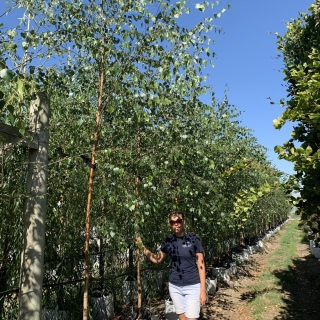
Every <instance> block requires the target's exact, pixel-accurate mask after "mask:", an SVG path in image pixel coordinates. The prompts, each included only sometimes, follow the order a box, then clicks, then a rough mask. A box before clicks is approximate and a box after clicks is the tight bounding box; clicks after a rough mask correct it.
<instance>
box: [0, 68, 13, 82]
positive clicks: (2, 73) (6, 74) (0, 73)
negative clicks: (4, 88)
mask: <svg viewBox="0 0 320 320" xmlns="http://www.w3.org/2000/svg"><path fill="white" fill-rule="evenodd" d="M0 77H1V78H2V79H3V80H4V81H5V82H6V83H9V82H10V81H11V80H12V79H13V77H14V73H13V72H12V71H11V70H9V69H2V70H0Z"/></svg>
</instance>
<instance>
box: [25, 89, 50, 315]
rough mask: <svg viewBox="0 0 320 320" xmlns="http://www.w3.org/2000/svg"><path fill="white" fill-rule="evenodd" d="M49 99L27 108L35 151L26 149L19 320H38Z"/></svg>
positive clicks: (41, 95)
mask: <svg viewBox="0 0 320 320" xmlns="http://www.w3.org/2000/svg"><path fill="white" fill-rule="evenodd" d="M49 114H50V105H49V98H48V96H47V95H46V94H45V93H38V94H37V98H36V100H33V101H32V103H31V105H30V131H31V132H32V133H33V134H34V136H35V137H36V138H37V140H38V149H35V150H33V149H29V164H28V174H27V199H26V211H25V215H24V229H23V246H22V253H21V269H20V292H19V320H40V319H41V304H42V283H43V258H44V244H45V216H46V207H47V178H48V145H49V131H48V125H49Z"/></svg>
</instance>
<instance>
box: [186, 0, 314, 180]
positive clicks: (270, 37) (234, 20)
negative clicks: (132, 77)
mask: <svg viewBox="0 0 320 320" xmlns="http://www.w3.org/2000/svg"><path fill="white" fill-rule="evenodd" d="M199 2H200V1H199ZM313 2H314V1H313V0H226V1H224V0H221V1H220V3H219V5H218V6H217V8H216V10H218V9H222V8H227V4H230V9H229V10H227V11H225V12H224V13H223V14H222V15H221V17H220V18H219V19H216V20H215V21H214V24H215V25H217V26H218V27H222V28H223V32H222V33H221V34H215V33H212V34H211V38H213V39H215V41H216V43H215V44H214V45H213V46H212V49H213V50H214V51H215V53H216V54H217V56H216V58H215V61H214V62H215V67H214V68H213V69H211V70H208V72H209V73H210V77H208V79H207V84H209V85H212V86H213V91H214V92H215V96H216V98H217V99H218V100H222V99H223V97H224V91H225V89H226V88H228V98H229V102H230V104H233V105H235V106H237V107H238V108H239V110H241V111H242V112H243V113H242V114H241V116H240V119H241V120H242V123H241V124H242V125H244V126H247V127H249V128H251V129H252V130H253V135H254V136H255V137H256V138H257V139H258V142H259V143H260V144H261V145H263V146H265V147H266V148H267V149H268V153H267V155H268V159H269V160H270V161H271V162H272V163H273V165H274V166H275V167H276V168H278V169H279V170H281V171H283V172H285V173H288V174H292V173H294V171H293V164H292V163H291V162H288V161H286V160H278V159H277V158H278V155H277V154H276V153H275V152H274V151H273V148H274V146H275V145H281V144H283V143H284V142H286V141H288V140H289V139H290V132H291V131H292V124H288V125H285V126H284V127H283V128H282V129H281V130H276V129H274V128H273V122H272V121H273V119H276V118H278V117H279V116H281V114H282V112H283V111H284V108H283V107H281V106H280V105H279V101H280V99H281V98H286V96H287V92H286V89H285V86H284V85H285V82H284V81H283V78H284V75H283V74H282V72H281V69H282V67H283V62H282V59H281V58H280V59H279V58H278V59H277V58H276V57H277V55H278V53H279V52H278V51H277V45H276V42H277V38H276V36H275V33H276V32H278V33H279V34H280V35H284V34H285V32H286V22H289V21H290V20H292V19H294V18H296V17H297V16H298V12H308V8H309V6H310V5H311V4H312V3H313ZM188 19H189V23H190V24H192V23H193V22H194V20H198V19H199V15H198V14H197V13H196V10H194V11H192V14H190V17H188ZM268 97H270V98H271V99H272V101H274V102H275V104H273V105H272V104H270V100H269V99H268ZM208 103H210V102H209V101H208Z"/></svg>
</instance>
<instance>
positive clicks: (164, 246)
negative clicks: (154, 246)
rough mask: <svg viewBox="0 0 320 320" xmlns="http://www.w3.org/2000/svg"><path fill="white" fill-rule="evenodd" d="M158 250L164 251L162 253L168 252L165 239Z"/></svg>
mask: <svg viewBox="0 0 320 320" xmlns="http://www.w3.org/2000/svg"><path fill="white" fill-rule="evenodd" d="M160 251H162V252H164V253H169V248H168V241H167V239H166V240H165V241H164V242H163V243H162V245H161V247H160Z"/></svg>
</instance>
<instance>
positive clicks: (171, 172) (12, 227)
mask: <svg viewBox="0 0 320 320" xmlns="http://www.w3.org/2000/svg"><path fill="white" fill-rule="evenodd" d="M17 7H19V8H20V9H19V10H23V11H21V12H22V20H21V24H20V25H19V26H17V27H15V28H10V29H9V28H7V27H6V26H3V25H1V35H0V37H1V39H0V40H1V42H2V43H3V44H4V45H3V47H2V49H0V50H1V51H0V57H1V65H0V67H1V70H0V72H1V74H0V75H1V80H0V95H1V96H0V99H1V100H0V101H1V105H0V107H1V114H0V121H1V122H2V123H7V124H11V125H14V126H16V127H18V128H19V129H20V132H21V133H24V132H25V130H26V129H27V127H28V108H29V104H30V101H31V100H32V99H33V98H34V93H36V92H38V91H46V92H48V94H49V96H50V100H51V101H50V103H51V119H50V128H49V130H50V146H49V170H50V172H49V181H48V209H47V220H46V249H45V279H44V301H43V303H44V306H45V307H47V308H51V309H54V308H55V307H56V306H57V305H58V307H59V309H60V310H67V311H68V312H69V317H70V319H71V318H74V319H78V318H79V315H80V314H81V313H82V308H81V304H82V290H83V287H82V285H83V283H82V280H83V279H82V278H83V266H84V258H83V244H84V226H85V208H86V195H87V178H88V167H87V166H86V164H85V163H84V161H83V160H82V158H81V157H80V156H81V155H86V156H89V157H90V153H91V151H90V150H91V146H92V139H93V131H94V121H95V114H96V111H97V105H98V92H99V74H101V72H102V73H103V74H104V76H105V79H106V81H105V83H104V85H103V88H102V89H103V112H102V115H101V118H100V127H99V145H98V150H97V155H96V165H97V168H96V170H95V180H94V188H93V202H92V210H91V222H92V228H91V242H90V245H91V247H90V254H91V273H92V281H91V289H94V288H95V287H96V286H99V287H101V286H102V287H104V288H105V287H110V288H112V290H113V291H114V293H115V300H116V305H117V306H118V307H120V306H122V305H123V303H124V301H126V300H125V297H124V296H123V295H124V293H123V291H122V289H123V280H124V277H126V276H128V275H133V276H134V275H135V271H134V263H135V262H134V259H133V254H132V253H133V249H134V238H135V236H136V234H137V232H138V230H139V233H140V234H141V236H142V238H143V240H144V242H145V243H146V245H147V246H148V248H150V249H151V250H156V249H157V247H158V246H159V244H161V242H162V240H163V239H164V237H165V236H166V235H167V234H168V233H169V232H170V230H169V227H168V223H167V215H168V213H169V212H170V211H172V210H174V209H179V210H183V211H185V212H186V213H187V224H188V230H189V231H191V232H194V233H197V234H199V235H200V237H201V239H202V242H203V245H204V247H205V251H206V253H207V254H206V260H207V261H206V262H207V264H208V266H210V265H211V264H212V262H213V259H214V258H217V257H218V258H219V257H222V256H223V255H224V254H225V253H226V252H227V251H228V250H229V249H230V243H231V240H234V243H236V244H241V243H243V242H244V239H245V238H249V237H253V236H255V235H257V234H259V233H260V232H262V231H263V230H265V229H267V228H269V226H270V225H272V224H276V223H277V222H278V221H280V220H281V219H283V218H284V217H285V216H286V215H287V213H288V211H289V208H290V206H289V204H288V202H287V196H286V194H285V190H284V188H283V185H282V183H281V182H280V177H281V172H278V171H277V170H276V169H274V168H273V167H272V165H271V163H270V162H269V161H268V160H267V157H266V150H265V148H264V147H262V146H261V145H259V144H258V142H257V140H256V139H255V138H254V136H253V135H252V133H251V131H250V129H248V128H246V127H243V126H241V123H240V122H239V118H240V116H241V115H240V113H239V112H238V111H237V109H236V108H235V107H234V106H231V105H230V104H229V103H228V99H227V96H226V97H225V99H224V100H223V101H216V100H215V98H214V94H213V93H211V92H210V88H207V87H206V86H205V78H206V74H205V69H204V68H205V66H206V65H207V64H210V60H211V58H212V56H213V55H214V54H213V53H212V52H211V49H212V48H211V45H210V39H209V36H208V34H207V32H209V31H212V30H214V29H215V26H214V25H213V24H212V19H211V18H205V17H204V19H203V21H202V22H199V24H197V25H196V26H194V27H192V28H190V29H186V28H181V27H180V26H179V24H178V20H177V19H178V17H179V16H180V15H182V14H188V12H189V11H190V8H189V7H188V5H187V4H186V2H185V1H180V2H178V3H176V4H175V5H173V4H171V3H170V2H168V1H161V0H159V1H157V2H153V1H149V2H144V1H133V0H131V1H128V0H126V1H119V0H117V1H112V0H109V1H101V2H99V3H97V1H93V0H90V1H79V0H77V1H66V0H63V1H55V0H51V1H49V2H48V1H46V2H45V1H37V2H34V1H29V0H19V1H12V7H10V8H9V11H10V10H17V9H16V8H17ZM196 8H197V9H199V10H201V11H205V10H209V11H205V12H209V13H210V15H211V16H216V17H218V15H220V14H221V13H223V12H224V9H220V11H217V10H216V9H215V7H214V8H213V7H211V5H210V6H209V4H208V3H207V2H204V3H201V4H197V5H196ZM213 12H214V14H213ZM28 17H29V20H30V27H27V25H28ZM205 93H207V94H212V104H211V105H206V104H204V103H202V102H201V99H200V98H201V95H202V94H205ZM3 146H6V147H3V148H2V153H1V160H2V170H1V188H0V194H1V197H0V202H1V205H0V212H1V216H2V218H3V223H2V224H1V226H0V246H1V248H3V250H0V252H3V253H2V254H1V255H0V266H1V282H0V291H1V292H4V291H6V290H11V289H14V288H17V287H18V279H19V251H20V248H21V234H22V232H21V228H22V223H21V220H22V219H21V218H22V215H23V212H24V195H25V187H24V186H25V176H26V168H27V161H28V160H27V150H26V149H25V148H24V147H23V146H19V145H17V146H14V147H13V146H7V145H5V144H4V145H3ZM136 178H138V180H139V184H138V191H137V189H136V187H137V185H136V184H135V181H136ZM144 268H145V269H146V268H148V269H150V268H151V267H150V266H149V265H148V264H144ZM164 269H166V266H165V268H164ZM147 292H149V301H150V290H147ZM0 302H1V304H0V311H1V317H2V319H7V318H8V317H9V318H10V317H11V318H14V317H15V316H14V314H15V312H17V308H16V298H15V296H14V295H12V294H11V293H10V294H6V295H3V296H2V297H1V300H0ZM8 306H10V308H8ZM9 312H11V314H9Z"/></svg>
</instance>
